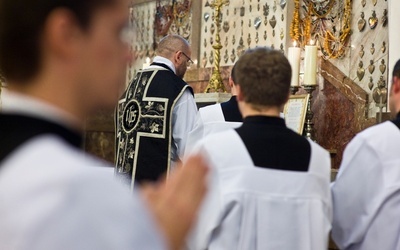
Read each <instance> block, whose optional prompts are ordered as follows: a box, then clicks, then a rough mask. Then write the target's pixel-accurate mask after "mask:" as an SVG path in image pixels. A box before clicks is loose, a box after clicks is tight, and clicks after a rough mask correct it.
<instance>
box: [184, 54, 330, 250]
mask: <svg viewBox="0 0 400 250" xmlns="http://www.w3.org/2000/svg"><path fill="white" fill-rule="evenodd" d="M290 79H291V68H290V64H289V62H288V61H287V59H286V57H285V56H284V55H283V54H282V53H281V52H280V51H277V50H272V49H269V48H256V49H253V50H250V51H248V52H247V53H245V54H244V55H243V56H242V57H240V58H239V61H238V62H237V64H236V69H235V80H236V81H237V84H238V88H237V100H238V103H239V108H240V111H241V113H242V115H243V118H244V120H243V125H242V126H240V127H239V128H237V129H235V130H233V129H232V130H227V131H225V132H221V133H216V134H213V135H210V136H208V137H206V138H204V139H203V140H201V141H200V142H199V143H198V144H197V145H196V146H195V148H194V150H193V152H201V153H202V154H203V155H205V156H207V157H208V161H209V164H210V165H211V166H212V174H211V177H210V179H209V182H210V190H209V193H208V195H207V198H206V202H205V203H204V205H203V206H202V209H201V214H200V217H199V219H198V222H197V225H196V227H195V229H194V230H193V231H192V233H191V237H190V239H189V240H188V244H187V248H188V249H210V250H212V249H255V250H256V249H260V250H261V249H262V250H268V249H274V250H275V249H300V250H321V249H327V247H328V233H329V231H330V229H331V213H332V212H331V206H332V204H331V196H330V189H329V183H330V157H329V153H328V152H327V151H326V150H324V149H323V148H321V147H320V146H319V145H317V144H316V143H314V142H312V141H311V140H308V139H306V138H304V137H301V136H300V135H298V134H297V133H295V132H293V131H292V130H290V129H288V128H287V127H286V126H285V122H284V120H283V119H282V118H281V117H280V110H281V108H282V106H283V105H284V104H285V103H286V101H287V100H288V97H289V87H290Z"/></svg>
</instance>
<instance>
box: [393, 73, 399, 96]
mask: <svg viewBox="0 0 400 250" xmlns="http://www.w3.org/2000/svg"><path fill="white" fill-rule="evenodd" d="M392 92H393V94H395V95H397V94H399V93H400V78H399V77H397V76H393V82H392Z"/></svg>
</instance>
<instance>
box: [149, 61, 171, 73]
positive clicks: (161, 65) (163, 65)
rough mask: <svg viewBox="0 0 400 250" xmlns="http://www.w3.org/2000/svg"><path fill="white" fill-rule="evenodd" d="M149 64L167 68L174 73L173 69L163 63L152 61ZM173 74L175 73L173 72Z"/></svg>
mask: <svg viewBox="0 0 400 250" xmlns="http://www.w3.org/2000/svg"><path fill="white" fill-rule="evenodd" d="M150 65H154V66H160V67H163V68H165V69H168V70H169V71H171V72H172V73H174V71H173V70H172V69H171V68H170V67H168V65H166V64H164V63H158V62H152V63H151V64H150ZM174 74H175V73H174Z"/></svg>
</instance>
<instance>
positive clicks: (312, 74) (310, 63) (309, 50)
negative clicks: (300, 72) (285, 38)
mask: <svg viewBox="0 0 400 250" xmlns="http://www.w3.org/2000/svg"><path fill="white" fill-rule="evenodd" d="M303 84H304V85H316V84H317V46H315V45H306V46H305V56H304V82H303Z"/></svg>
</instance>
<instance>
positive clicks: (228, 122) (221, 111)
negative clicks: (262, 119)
mask: <svg viewBox="0 0 400 250" xmlns="http://www.w3.org/2000/svg"><path fill="white" fill-rule="evenodd" d="M234 71H235V65H234V66H233V67H232V70H231V75H230V76H229V87H230V88H231V94H232V96H231V98H230V99H229V100H228V101H226V102H223V103H217V104H214V105H209V106H206V107H203V108H200V109H199V112H198V113H197V117H196V123H195V125H194V129H193V130H192V131H190V133H189V136H188V139H187V145H186V150H185V154H189V152H190V150H191V149H192V148H193V146H194V145H195V144H196V142H198V141H199V140H200V139H202V138H203V137H204V136H206V135H209V134H212V133H216V132H220V131H223V130H225V129H228V128H237V127H239V126H240V125H241V124H242V121H243V119H242V114H241V113H240V110H239V107H238V104H237V101H236V83H235V76H234Z"/></svg>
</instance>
